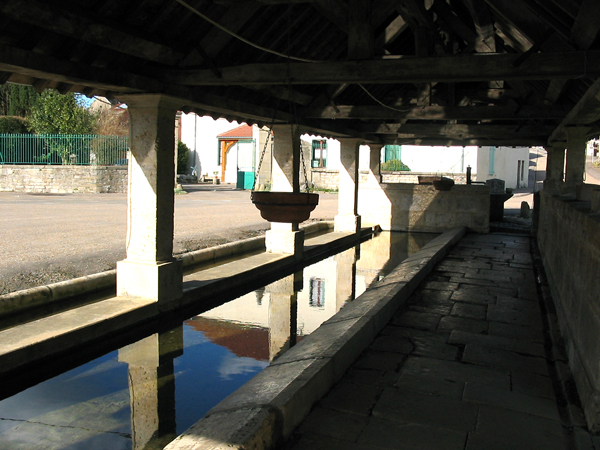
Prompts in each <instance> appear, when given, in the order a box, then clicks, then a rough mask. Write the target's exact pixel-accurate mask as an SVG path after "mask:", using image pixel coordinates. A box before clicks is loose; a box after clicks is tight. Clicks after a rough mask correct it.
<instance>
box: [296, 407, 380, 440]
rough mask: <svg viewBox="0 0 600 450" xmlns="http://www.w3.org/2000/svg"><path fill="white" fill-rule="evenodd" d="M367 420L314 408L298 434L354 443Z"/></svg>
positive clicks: (364, 417)
mask: <svg viewBox="0 0 600 450" xmlns="http://www.w3.org/2000/svg"><path fill="white" fill-rule="evenodd" d="M368 422H369V418H368V417H366V416H363V415H357V414H349V413H346V412H341V411H335V410H332V409H327V408H322V407H316V408H315V409H314V410H313V411H311V413H310V414H309V415H308V417H306V419H304V421H303V422H302V424H301V425H300V426H299V427H298V431H299V432H300V433H310V434H318V435H321V436H327V437H331V438H334V439H338V440H341V441H350V442H354V441H356V440H357V439H358V438H359V437H360V435H361V433H362V431H363V429H364V428H365V427H366V426H367V423H368Z"/></svg>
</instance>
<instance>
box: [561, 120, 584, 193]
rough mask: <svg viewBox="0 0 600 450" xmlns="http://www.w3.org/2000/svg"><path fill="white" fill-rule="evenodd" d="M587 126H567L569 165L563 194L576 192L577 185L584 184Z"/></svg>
mask: <svg viewBox="0 0 600 450" xmlns="http://www.w3.org/2000/svg"><path fill="white" fill-rule="evenodd" d="M588 131H589V128H587V127H565V132H566V133H567V167H566V170H565V172H566V173H565V184H564V186H563V190H562V193H563V194H574V193H575V192H576V190H577V186H578V185H581V184H583V176H584V174H585V156H586V144H587V133H588Z"/></svg>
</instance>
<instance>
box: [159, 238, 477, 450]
mask: <svg viewBox="0 0 600 450" xmlns="http://www.w3.org/2000/svg"><path fill="white" fill-rule="evenodd" d="M465 232H466V229H465V228H455V229H452V230H450V231H447V232H445V233H443V234H442V235H440V236H438V237H437V238H435V239H433V240H432V241H431V242H430V243H429V244H427V245H426V246H424V247H423V248H422V249H421V250H420V251H419V252H417V253H416V254H414V255H412V256H411V257H409V258H408V259H406V260H405V261H403V262H402V263H401V264H400V265H398V266H397V267H396V268H395V269H394V270H393V271H392V272H391V273H390V274H389V275H388V276H386V277H385V278H384V279H383V280H380V281H378V282H377V283H375V284H373V285H372V286H371V287H369V289H368V290H367V291H366V292H365V293H364V294H362V295H361V296H360V297H358V298H357V299H356V300H354V301H353V302H351V303H349V304H347V305H346V306H344V308H342V309H341V310H340V311H339V312H338V313H337V314H336V315H334V316H333V317H332V318H330V319H329V320H327V321H326V322H324V323H323V324H322V325H321V326H320V327H319V328H318V329H317V330H316V331H314V332H313V333H311V334H310V335H309V336H308V337H306V338H305V339H303V340H302V341H301V342H300V343H299V344H298V345H296V346H295V347H293V348H292V349H291V350H289V351H288V352H286V353H285V354H284V355H283V356H281V357H280V358H278V359H277V361H275V362H273V363H272V364H271V365H269V366H268V367H266V368H265V369H264V370H263V371H262V372H260V373H259V374H258V375H256V376H255V377H254V378H252V379H251V380H250V381H249V382H247V383H246V384H244V385H243V386H242V387H240V388H239V389H238V390H237V391H235V392H234V393H232V394H231V395H229V396H228V397H227V398H225V399H224V400H223V401H222V402H220V403H219V404H218V405H216V406H215V407H214V408H212V409H211V410H210V411H209V412H208V413H207V415H206V416H205V417H204V418H202V419H201V420H199V421H198V422H196V423H195V424H194V425H192V427H190V428H189V429H188V430H187V431H186V432H185V433H183V434H182V435H180V436H179V437H177V438H176V439H175V440H174V441H173V442H171V443H170V444H169V445H167V446H166V447H165V450H192V449H194V450H208V449H210V450H221V449H222V450H225V449H229V450H231V449H240V450H241V449H244V450H245V449H269V448H275V447H276V446H277V445H278V444H280V443H281V442H280V441H281V440H282V439H285V438H287V437H288V436H289V435H290V434H291V433H292V431H293V430H294V429H295V428H296V427H297V426H298V425H299V424H300V423H301V422H302V420H303V419H304V418H305V417H306V415H307V414H308V413H309V412H310V410H311V408H312V407H313V405H314V404H315V403H316V402H317V401H318V400H319V399H320V398H321V397H323V396H324V395H325V394H326V393H327V392H328V391H329V390H330V389H331V387H332V386H333V384H334V383H335V382H336V381H337V380H339V379H340V378H341V376H342V375H343V374H344V372H345V371H346V370H347V369H348V368H349V367H350V365H351V364H352V362H353V361H354V360H355V359H356V358H357V357H358V356H359V355H360V353H361V352H362V351H363V350H364V349H365V348H366V347H367V346H368V345H369V344H370V343H371V342H372V341H373V339H374V338H375V336H377V333H378V332H379V331H380V330H381V329H382V328H383V327H384V326H385V325H386V324H387V323H388V322H389V320H390V319H391V317H392V316H393V314H394V313H395V312H396V310H397V309H398V308H399V307H400V306H401V305H402V304H403V303H404V302H406V300H407V299H408V298H409V296H410V295H411V294H412V292H414V290H415V289H416V288H417V287H418V286H419V284H420V283H421V282H422V281H423V280H424V279H425V277H426V276H427V275H428V274H429V273H430V272H431V271H432V270H433V268H434V267H435V265H436V264H437V263H438V262H439V261H440V260H441V259H442V258H443V257H444V256H445V255H446V254H447V253H448V251H449V250H450V248H452V246H453V245H454V244H455V243H456V242H458V241H459V240H460V239H461V238H462V237H463V236H464V234H465Z"/></svg>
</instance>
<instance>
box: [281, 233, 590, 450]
mask: <svg viewBox="0 0 600 450" xmlns="http://www.w3.org/2000/svg"><path fill="white" fill-rule="evenodd" d="M530 245H531V243H530V238H529V237H526V236H518V235H507V234H504V235H503V234H490V235H467V236H466V237H464V238H463V239H462V240H461V241H460V242H459V243H458V244H457V245H456V246H455V247H454V248H453V249H452V250H451V252H450V253H449V254H448V255H447V257H445V258H444V259H443V261H442V262H441V263H440V264H438V265H437V267H436V269H435V271H434V272H432V273H431V274H430V275H429V276H428V278H427V280H426V281H425V282H424V283H423V284H422V285H421V286H420V288H419V289H418V290H417V291H416V292H415V293H414V294H413V295H412V297H411V298H410V300H409V301H408V302H407V304H406V305H405V307H403V308H401V310H400V311H398V312H397V313H396V315H395V316H394V318H393V319H392V320H391V321H390V323H389V324H388V325H387V326H386V327H385V328H384V329H383V331H382V332H381V333H380V334H379V336H378V337H377V338H376V339H375V341H374V342H373V343H372V344H371V345H370V347H369V348H368V349H367V350H365V351H364V352H363V354H362V355H361V356H360V358H358V360H357V361H355V363H354V364H353V365H352V367H351V368H350V370H349V371H348V372H347V373H346V375H345V376H344V377H343V378H342V379H341V381H339V382H338V383H337V384H336V385H335V387H334V388H333V389H332V390H331V391H330V393H329V394H328V395H327V396H326V397H324V398H323V399H322V400H321V401H320V402H319V403H318V404H317V405H316V406H315V408H314V409H313V410H312V412H311V413H310V415H309V416H308V417H306V419H305V420H304V421H303V422H302V424H301V425H300V426H299V427H298V428H297V429H296V431H295V433H294V434H293V436H292V438H291V439H290V440H289V441H288V442H287V445H286V447H285V448H286V449H293V450H304V449H311V450H316V449H328V450H331V449H351V450H354V449H356V450H368V449H373V450H374V449H432V450H433V449H435V450H437V449H444V450H452V449H457V450H458V449H460V450H463V449H464V450H475V449H493V450H500V449H502V450H503V449H506V450H509V449H510V450H514V449H545V450H553V449H571V448H581V449H593V448H594V444H596V447H595V448H600V446H599V444H600V441H599V440H598V438H592V437H591V436H590V435H589V434H588V432H587V431H586V428H585V423H584V420H583V415H582V412H581V410H580V409H579V406H578V405H577V403H576V399H572V398H570V399H567V398H566V397H565V394H564V392H563V390H562V389H561V388H560V386H561V385H563V384H564V383H565V382H568V377H569V373H568V371H565V369H564V368H565V367H566V366H565V365H564V364H563V363H564V362H565V361H566V356H564V351H563V350H562V349H561V348H559V347H556V344H555V342H553V341H552V340H551V339H550V338H549V337H548V336H549V335H556V329H555V327H554V328H553V327H551V328H552V330H553V331H552V330H549V327H548V324H551V325H552V324H554V325H555V318H554V316H553V315H552V314H550V315H548V314H546V313H545V311H546V306H545V305H546V303H545V302H544V301H541V300H542V299H540V297H538V290H537V287H536V271H535V270H534V265H533V262H532V255H531V250H530ZM557 368H561V369H560V370H557ZM558 405H561V406H558Z"/></svg>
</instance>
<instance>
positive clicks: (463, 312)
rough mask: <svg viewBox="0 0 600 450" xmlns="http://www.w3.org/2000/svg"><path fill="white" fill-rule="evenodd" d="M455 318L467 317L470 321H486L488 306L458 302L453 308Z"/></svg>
mask: <svg viewBox="0 0 600 450" xmlns="http://www.w3.org/2000/svg"><path fill="white" fill-rule="evenodd" d="M451 314H452V315H453V316H458V317H466V318H468V319H476V320H484V319H485V317H486V314H487V305H476V304H469V303H460V302H457V303H455V304H454V306H453V307H452V313H451Z"/></svg>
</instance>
